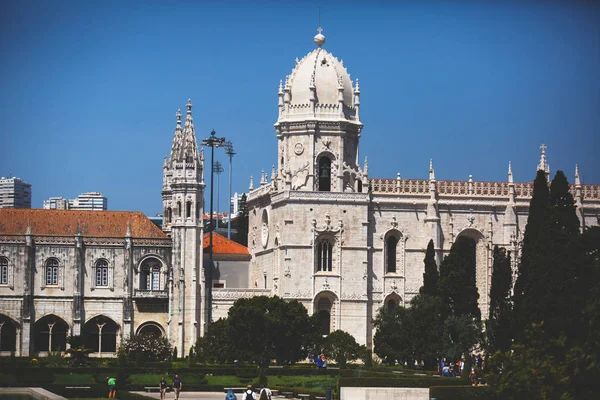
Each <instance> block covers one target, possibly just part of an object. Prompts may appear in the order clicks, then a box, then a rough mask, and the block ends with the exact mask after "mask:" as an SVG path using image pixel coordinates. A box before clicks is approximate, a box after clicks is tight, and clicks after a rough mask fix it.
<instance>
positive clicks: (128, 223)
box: [125, 221, 131, 237]
mask: <svg viewBox="0 0 600 400" xmlns="http://www.w3.org/2000/svg"><path fill="white" fill-rule="evenodd" d="M125 236H126V237H131V222H129V221H127V231H126V232H125Z"/></svg>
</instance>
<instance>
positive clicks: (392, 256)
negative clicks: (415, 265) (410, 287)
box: [385, 235, 398, 272]
mask: <svg viewBox="0 0 600 400" xmlns="http://www.w3.org/2000/svg"><path fill="white" fill-rule="evenodd" d="M397 246H398V238H396V236H392V235H390V237H388V238H387V240H386V268H385V270H386V272H396V247H397Z"/></svg>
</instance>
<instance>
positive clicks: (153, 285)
mask: <svg viewBox="0 0 600 400" xmlns="http://www.w3.org/2000/svg"><path fill="white" fill-rule="evenodd" d="M160 267H161V264H160V262H159V261H158V260H157V259H155V258H151V259H148V260H146V261H144V263H143V264H142V267H141V269H140V290H161V282H160Z"/></svg>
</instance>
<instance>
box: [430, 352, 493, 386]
mask: <svg viewBox="0 0 600 400" xmlns="http://www.w3.org/2000/svg"><path fill="white" fill-rule="evenodd" d="M469 357H470V359H471V370H470V371H469V380H470V381H471V383H472V384H473V385H477V384H478V383H479V381H480V380H479V379H478V371H481V370H482V369H484V368H485V362H486V360H485V357H484V356H483V354H471V355H470V356H469ZM437 367H438V373H439V374H440V375H442V376H460V375H462V373H463V370H464V368H465V359H464V358H462V359H460V360H456V361H448V360H446V357H442V358H440V359H438V366H437Z"/></svg>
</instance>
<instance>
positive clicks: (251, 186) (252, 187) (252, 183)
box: [248, 175, 254, 190]
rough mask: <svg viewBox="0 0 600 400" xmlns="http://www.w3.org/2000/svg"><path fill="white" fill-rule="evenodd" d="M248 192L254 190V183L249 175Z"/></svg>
mask: <svg viewBox="0 0 600 400" xmlns="http://www.w3.org/2000/svg"><path fill="white" fill-rule="evenodd" d="M248 190H254V181H253V180H252V175H250V185H249V186H248Z"/></svg>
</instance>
